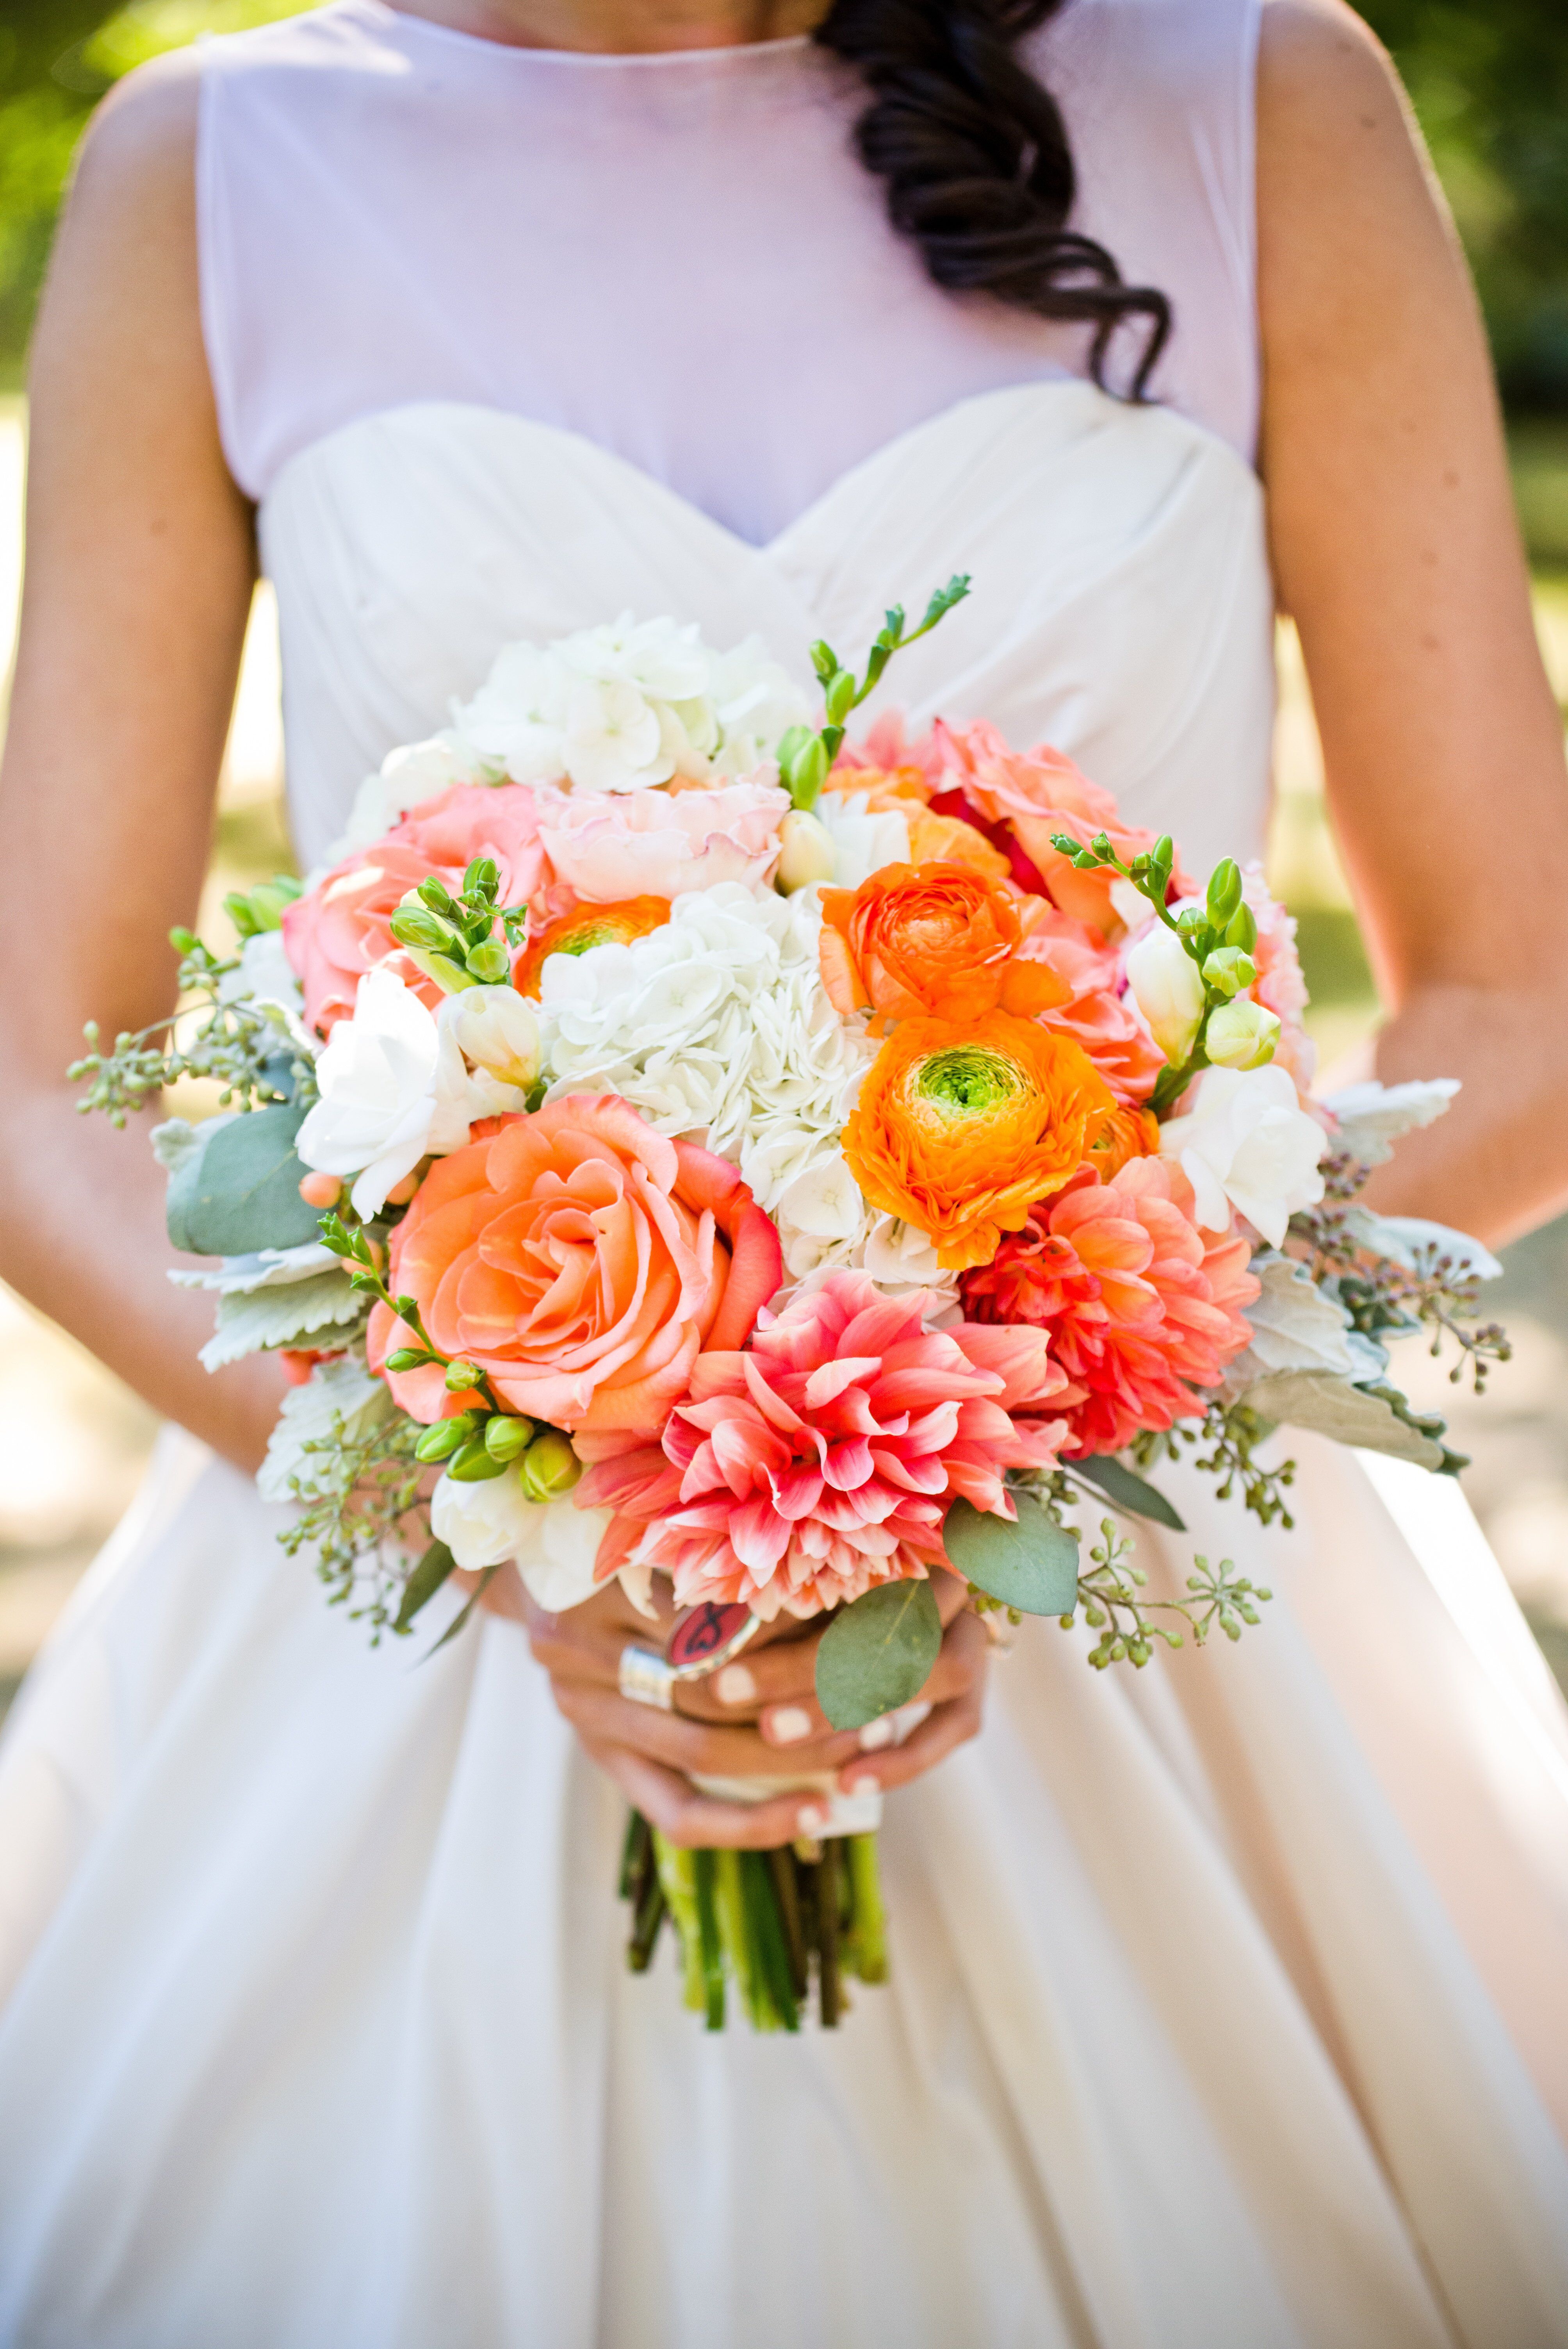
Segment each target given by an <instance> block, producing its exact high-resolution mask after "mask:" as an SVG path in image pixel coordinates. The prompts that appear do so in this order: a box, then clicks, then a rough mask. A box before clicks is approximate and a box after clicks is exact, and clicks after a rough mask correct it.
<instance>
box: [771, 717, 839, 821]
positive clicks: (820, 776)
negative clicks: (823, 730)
mask: <svg viewBox="0 0 1568 2349" xmlns="http://www.w3.org/2000/svg"><path fill="white" fill-rule="evenodd" d="M795 738H799V739H795ZM830 764H831V761H830V758H829V756H828V746H827V744H826V743H825V742H824V741H823V740H822V738H821V736H820V734H812V733H810V732H809V731H808V730H807V729H806V728H805V727H804V726H799V727H795V726H792V727H791V728H790V730H789V733H788V734H787V735H786V736H785V737H784V740H783V741H782V742H780V743H779V775H780V777H781V778H782V780H783V784H784V788H785V790H786V791H787V792H789V796H790V798H791V799H792V800H793V801H794V802H795V805H796V806H797V807H798V808H802V809H807V808H810V807H811V806H813V805H814V804H815V802H816V798H817V794H818V792H820V790H821V788H822V785H823V783H824V782H825V781H827V776H828V769H829V767H830Z"/></svg>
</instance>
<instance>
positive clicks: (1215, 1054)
mask: <svg viewBox="0 0 1568 2349" xmlns="http://www.w3.org/2000/svg"><path fill="white" fill-rule="evenodd" d="M1278 1041H1279V1020H1278V1019H1277V1017H1276V1016H1275V1014H1274V1012H1272V1011H1267V1010H1265V1009H1264V1006H1263V1005H1262V1004H1261V1003H1253V1002H1251V1001H1249V1000H1247V999H1245V998H1243V999H1242V1000H1241V1001H1239V1002H1236V1003H1222V1004H1220V1005H1219V1006H1218V1007H1217V1009H1214V1010H1212V1011H1211V1012H1210V1014H1209V1019H1208V1025H1207V1026H1206V1027H1205V1029H1204V1030H1203V1050H1204V1051H1205V1052H1207V1054H1208V1056H1209V1058H1210V1060H1211V1061H1212V1062H1213V1064H1214V1066H1215V1067H1216V1068H1217V1069H1261V1068H1262V1067H1263V1066H1264V1062H1265V1061H1272V1060H1273V1059H1274V1046H1275V1044H1277V1043H1278Z"/></svg>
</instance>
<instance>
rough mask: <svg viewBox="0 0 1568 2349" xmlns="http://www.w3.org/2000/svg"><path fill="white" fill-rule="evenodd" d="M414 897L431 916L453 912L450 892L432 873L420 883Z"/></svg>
mask: <svg viewBox="0 0 1568 2349" xmlns="http://www.w3.org/2000/svg"><path fill="white" fill-rule="evenodd" d="M414 895H416V896H417V897H418V900H419V902H420V904H421V905H428V908H429V910H430V912H431V913H432V914H450V913H452V912H453V911H454V907H453V905H452V897H451V892H450V890H449V888H448V887H447V885H446V883H445V882H444V881H442V880H439V879H438V877H437V875H436V874H434V873H432V874H428V876H427V877H426V879H425V880H423V881H421V882H420V884H419V885H418V889H417V890H416V891H415V892H414Z"/></svg>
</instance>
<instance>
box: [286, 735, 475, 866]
mask: <svg viewBox="0 0 1568 2349" xmlns="http://www.w3.org/2000/svg"><path fill="white" fill-rule="evenodd" d="M504 775H505V769H504V767H503V766H502V765H501V762H500V760H499V759H487V758H485V757H484V756H483V754H482V753H481V752H480V750H478V749H477V748H476V746H475V745H474V744H473V743H472V742H469V741H467V740H465V739H464V738H463V736H462V735H461V734H459V733H455V732H453V731H451V730H448V731H447V732H445V733H443V734H432V735H431V737H430V739H429V740H428V742H406V743H404V744H402V745H401V746H400V747H399V748H398V749H397V750H389V751H388V752H387V756H386V758H385V759H384V760H383V761H382V762H381V768H380V771H379V773H377V774H374V775H366V778H365V781H363V782H362V783H361V784H360V786H359V789H358V791H357V792H356V793H355V795H354V805H353V807H352V809H351V810H350V811H349V817H348V823H347V827H346V830H345V832H344V834H343V837H342V839H341V840H340V841H338V842H337V843H335V846H334V847H333V848H331V849H330V850H329V851H328V853H327V857H326V862H327V864H329V865H330V864H338V863H340V862H341V860H342V859H343V858H344V857H345V856H346V855H347V854H349V852H350V850H351V849H356V848H369V847H372V846H373V845H374V843H376V842H377V841H378V840H383V839H385V838H386V836H387V833H389V832H390V831H391V829H392V827H393V825H394V824H397V823H402V821H403V818H404V817H405V816H406V815H407V813H408V811H409V810H410V808H417V807H419V806H422V805H423V803H424V802H425V801H426V800H433V799H438V798H439V797H440V795H441V793H442V792H449V791H450V790H451V789H452V787H453V785H454V784H455V783H499V782H500V781H502V779H503V777H504Z"/></svg>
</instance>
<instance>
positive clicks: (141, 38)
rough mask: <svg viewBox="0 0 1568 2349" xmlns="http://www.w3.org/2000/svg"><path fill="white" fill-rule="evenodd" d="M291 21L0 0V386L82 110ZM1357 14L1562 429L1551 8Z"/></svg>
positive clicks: (1565, 21) (1501, 345) (1562, 74)
mask: <svg viewBox="0 0 1568 2349" xmlns="http://www.w3.org/2000/svg"><path fill="white" fill-rule="evenodd" d="M297 5H298V0H132V5H130V6H129V7H119V8H114V7H111V6H107V5H105V0H5V23H4V24H0V380H8V381H10V382H12V383H13V384H14V383H15V382H16V381H17V380H19V378H20V375H21V370H22V367H23V363H24V358H25V355H26V342H27V335H28V330H29V326H30V324H31V320H32V316H33V309H34V305H35V304H36V300H37V293H38V286H39V284H40V282H41V280H42V276H43V272H44V266H45V263H46V260H47V257H48V248H49V238H50V234H51V232H52V229H53V225H54V219H55V213H56V210H57V206H58V203H59V199H60V193H61V191H62V189H63V187H64V185H65V181H66V177H67V172H68V171H69V169H70V160H71V156H72V153H73V151H74V150H75V146H76V142H77V139H78V137H79V136H80V134H81V129H82V125H83V123H84V122H85V121H86V119H87V117H88V113H89V111H90V110H91V108H92V106H93V104H94V102H95V101H96V99H97V98H98V97H100V96H101V95H102V93H103V91H104V90H106V89H107V88H108V86H109V84H110V83H111V82H112V81H114V80H116V79H117V78H119V75H121V74H122V73H126V72H128V71H129V68H130V67H132V66H134V65H138V64H139V63H140V62H141V60H142V59H143V58H145V57H153V56H156V55H157V54H158V53H159V52H160V51H161V50H164V49H169V48H173V47H178V46H180V45H181V43H183V42H185V41H189V40H192V39H194V38H195V37H196V36H197V35H198V34H199V33H201V32H232V31H235V30H237V29H239V28H240V27H241V26H246V25H253V24H259V23H262V22H263V21H264V20H265V19H267V18H268V17H273V16H289V15H292V14H294V10H295V8H296V6H297ZM1362 13H1363V14H1364V15H1365V16H1367V19H1368V21H1369V22H1370V23H1371V24H1372V25H1373V26H1374V27H1375V28H1376V30H1377V32H1378V33H1379V34H1380V35H1381V36H1382V37H1383V39H1384V40H1385V41H1387V44H1388V46H1389V47H1390V48H1391V49H1392V50H1393V52H1394V55H1395V57H1396V58H1397V60H1398V65H1399V68H1400V70H1401V72H1402V73H1403V74H1404V77H1405V79H1406V82H1407V84H1408V88H1409V90H1410V94H1411V97H1412V98H1413V100H1414V102H1415V107H1416V111H1417V113H1418V116H1419V118H1420V120H1421V125H1422V128H1423V129H1424V130H1425V131H1426V134H1427V138H1428V140H1429V142H1430V145H1431V148H1432V153H1433V157H1434V159H1435V160H1436V163H1437V167H1438V170H1439V174H1440V175H1441V178H1442V181H1443V184H1444V186H1445V187H1446V189H1447V190H1448V193H1449V200H1450V202H1452V204H1453V207H1454V211H1455V214H1456V216H1457V218H1458V221H1459V223H1460V232H1461V233H1462V234H1463V236H1464V240H1465V243H1466V245H1467V247H1468V249H1469V252H1470V259H1471V262H1472V264H1473V265H1474V267H1475V271H1476V275H1477V279H1478V281H1479V283H1480V290H1481V299H1482V301H1483V303H1484V305H1485V307H1486V315H1487V321H1488V324H1489V326H1490V328H1491V337H1492V347H1493V349H1494V351H1495V353H1496V356H1497V362H1498V368H1499V372H1500V374H1501V378H1502V385H1503V391H1504V396H1505V398H1507V400H1508V402H1509V405H1510V408H1511V411H1512V412H1513V413H1514V414H1516V415H1522V414H1536V415H1540V414H1542V413H1544V414H1547V415H1554V416H1562V417H1568V6H1565V5H1564V0H1363V11H1362ZM1565 536H1568V526H1565Z"/></svg>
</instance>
